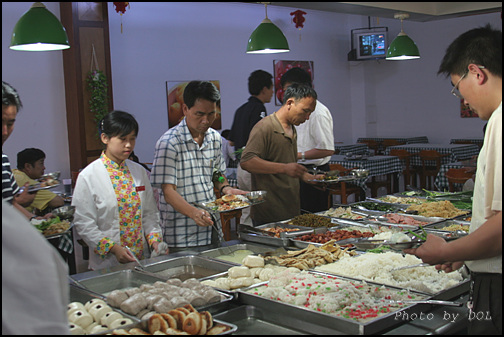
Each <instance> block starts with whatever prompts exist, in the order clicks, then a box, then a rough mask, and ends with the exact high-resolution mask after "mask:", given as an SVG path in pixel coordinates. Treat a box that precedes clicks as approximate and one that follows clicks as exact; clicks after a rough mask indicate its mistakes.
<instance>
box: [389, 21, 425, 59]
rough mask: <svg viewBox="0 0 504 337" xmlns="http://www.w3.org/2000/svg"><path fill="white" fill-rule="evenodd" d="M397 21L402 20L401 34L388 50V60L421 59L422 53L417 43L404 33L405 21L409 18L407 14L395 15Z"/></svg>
mask: <svg viewBox="0 0 504 337" xmlns="http://www.w3.org/2000/svg"><path fill="white" fill-rule="evenodd" d="M394 18H395V19H401V32H400V33H399V35H397V37H396V38H395V39H394V41H392V43H391V44H390V46H389V48H388V50H387V57H386V59H387V60H413V59H419V58H420V52H419V51H418V47H417V45H416V44H415V42H414V41H413V40H412V39H411V38H410V37H409V36H408V35H406V33H405V32H404V31H403V20H404V19H407V18H409V14H407V13H398V14H395V15H394Z"/></svg>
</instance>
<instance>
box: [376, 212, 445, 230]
mask: <svg viewBox="0 0 504 337" xmlns="http://www.w3.org/2000/svg"><path fill="white" fill-rule="evenodd" d="M390 214H397V215H400V216H403V217H409V218H412V219H413V220H417V221H422V222H427V224H426V225H425V226H427V225H431V224H434V223H437V222H440V221H445V220H446V219H445V218H439V217H426V216H422V215H413V214H402V213H395V212H394V213H392V212H391V213H386V214H384V215H383V216H387V215H390ZM380 223H382V224H384V223H385V222H383V221H381V222H380ZM386 223H387V224H391V225H398V226H412V227H415V228H418V227H419V226H416V225H407V224H396V223H392V222H386Z"/></svg>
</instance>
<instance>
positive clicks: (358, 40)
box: [348, 27, 388, 61]
mask: <svg viewBox="0 0 504 337" xmlns="http://www.w3.org/2000/svg"><path fill="white" fill-rule="evenodd" d="M351 35H352V50H351V51H350V53H349V54H348V59H349V60H350V61H357V60H376V59H384V58H385V57H386V56H387V47H388V28H387V27H372V28H359V29H353V30H352V32H351Z"/></svg>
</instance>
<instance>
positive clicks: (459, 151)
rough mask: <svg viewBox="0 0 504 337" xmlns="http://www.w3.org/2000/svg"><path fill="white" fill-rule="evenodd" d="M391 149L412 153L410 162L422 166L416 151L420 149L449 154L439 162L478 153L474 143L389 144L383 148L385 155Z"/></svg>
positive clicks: (470, 156)
mask: <svg viewBox="0 0 504 337" xmlns="http://www.w3.org/2000/svg"><path fill="white" fill-rule="evenodd" d="M392 149H402V150H406V151H408V152H409V153H411V154H413V156H412V157H411V158H410V164H411V165H413V166H422V161H421V160H420V157H419V156H418V153H419V152H420V151H422V150H436V151H438V152H439V153H441V154H449V156H446V157H443V158H441V164H448V163H454V162H457V161H461V160H468V159H471V158H472V157H473V156H477V155H478V154H479V147H478V145H476V144H432V143H425V144H405V145H396V146H389V147H388V148H387V149H386V150H385V155H388V154H389V153H390V150H392Z"/></svg>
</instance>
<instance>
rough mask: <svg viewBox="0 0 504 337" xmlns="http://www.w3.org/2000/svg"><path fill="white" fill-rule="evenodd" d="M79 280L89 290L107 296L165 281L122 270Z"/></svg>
mask: <svg viewBox="0 0 504 337" xmlns="http://www.w3.org/2000/svg"><path fill="white" fill-rule="evenodd" d="M83 276H84V278H82V279H79V282H80V283H81V284H82V285H83V286H85V287H86V288H88V289H89V290H91V291H93V292H95V293H98V294H101V295H103V296H106V295H107V294H108V293H110V292H111V291H113V290H117V289H126V288H133V287H140V286H141V285H142V284H151V283H154V282H157V281H163V279H161V278H158V277H154V276H151V275H146V274H143V273H140V272H138V271H136V270H131V269H128V270H121V271H117V272H112V273H106V274H103V275H97V276H90V277H87V278H86V277H85V275H83Z"/></svg>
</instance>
